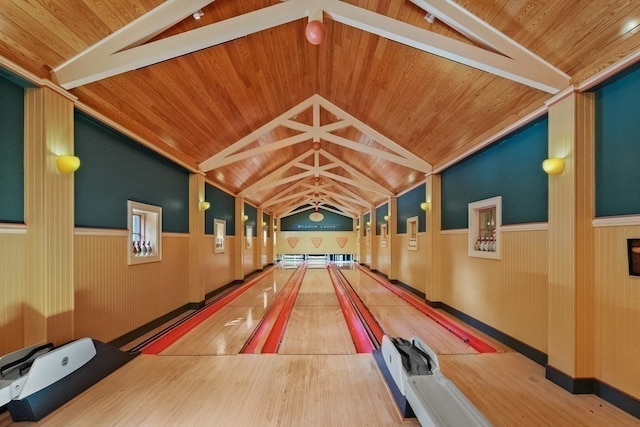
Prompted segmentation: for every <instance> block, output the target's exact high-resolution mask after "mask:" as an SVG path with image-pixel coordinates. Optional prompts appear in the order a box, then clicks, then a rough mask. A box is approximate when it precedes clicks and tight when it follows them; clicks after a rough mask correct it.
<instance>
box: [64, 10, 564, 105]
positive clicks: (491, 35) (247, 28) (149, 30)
mask: <svg viewBox="0 0 640 427" xmlns="http://www.w3.org/2000/svg"><path fill="white" fill-rule="evenodd" d="M410 1H411V2H412V3H414V4H416V5H417V6H418V7H420V8H422V9H423V10H425V11H426V12H427V14H428V15H431V16H435V17H436V18H437V19H439V20H440V21H442V22H443V23H445V24H446V25H449V26H450V27H452V28H453V29H455V30H456V31H458V32H459V33H461V34H464V35H466V36H467V37H469V38H470V39H472V40H474V41H475V42H476V43H477V44H479V45H480V46H473V45H469V44H467V43H464V42H461V41H458V40H454V39H451V38H448V37H445V36H442V35H439V34H437V33H434V32H432V31H429V30H427V29H422V28H418V27H416V26H413V25H410V24H406V23H404V22H401V21H398V20H396V19H393V18H389V17H387V16H384V15H380V14H378V13H375V12H371V11H369V10H366V9H363V8H361V7H358V6H354V5H351V4H348V3H345V2H343V1H340V0H323V1H318V0H287V1H284V2H282V3H280V4H276V5H272V6H268V7H265V8H262V9H259V10H256V11H253V12H249V13H245V14H243V15H239V16H236V17H233V18H229V19H226V20H223V21H220V22H216V23H213V24H209V25H206V26H203V27H200V28H196V29H193V30H190V31H187V32H184V33H181V34H176V35H174V36H171V37H167V38H163V39H160V40H156V41H153V42H149V43H146V42H147V41H148V40H150V39H151V38H153V37H154V36H156V35H158V34H160V33H162V32H163V31H165V30H166V29H168V28H170V27H172V26H173V25H175V24H177V23H178V22H180V21H181V20H183V19H184V18H187V17H189V16H190V15H192V14H193V13H194V12H195V11H197V10H199V9H201V8H203V7H205V6H206V5H208V4H210V3H212V2H213V0H167V1H166V2H164V3H162V4H161V5H159V6H158V7H156V8H155V9H153V10H151V11H149V12H148V13H146V14H145V15H143V16H141V17H139V18H138V19H136V20H135V21H133V22H131V23H130V24H128V25H126V26H124V27H122V28H121V29H119V30H118V31H116V32H114V33H113V34H111V35H109V36H108V37H106V38H104V39H103V40H101V41H99V42H98V43H96V44H95V45H93V46H91V47H89V48H88V49H86V50H85V51H83V52H81V53H79V54H78V55H76V56H75V57H73V58H71V59H70V60H68V61H66V62H64V63H63V64H61V65H59V66H57V67H56V68H54V70H53V75H54V78H55V80H56V81H57V82H58V84H60V85H61V86H62V87H64V88H65V89H71V88H74V87H77V86H81V85H85V84H87V83H91V82H94V81H97V80H101V79H104V78H107V77H111V76H114V75H117V74H120V73H124V72H127V71H131V70H136V69H138V68H142V67H146V66H149V65H152V64H156V63H158V62H162V61H166V60H169V59H172V58H176V57H178V56H182V55H186V54H189V53H192V52H196V51H198V50H201V49H206V48H208V47H212V46H216V45H219V44H222V43H225V42H228V41H231V40H235V39H238V38H241V37H244V36H246V35H249V34H253V33H256V32H259V31H263V30H266V29H268V28H272V27H275V26H278V25H282V24H286V23H288V22H292V21H296V20H298V19H303V18H309V19H322V17H323V15H324V14H326V15H327V16H329V17H330V18H331V19H332V20H334V21H337V22H340V23H342V24H345V25H349V26H352V27H355V28H359V29H361V30H363V31H368V32H370V33H373V34H377V35H379V36H381V37H384V38H387V39H390V40H394V41H396V42H398V43H402V44H405V45H408V46H412V47H414V48H416V49H420V50H422V51H424V52H428V53H431V54H434V55H438V56H441V57H443V58H447V59H450V60H452V61H456V62H459V63H462V64H465V65H468V66H470V67H474V68H477V69H480V70H483V71H486V72H489V73H492V74H495V75H497V76H501V77H504V78H506V79H511V80H514V81H516V82H519V83H522V84H525V85H528V86H531V87H533V88H536V89H539V90H543V91H546V92H549V93H557V92H559V91H560V90H562V89H565V88H566V87H568V86H569V83H570V79H569V76H568V75H567V74H565V73H563V72H562V71H561V70H559V69H557V68H556V67H554V66H553V65H551V64H549V63H548V62H546V61H544V60H543V59H541V58H539V57H538V56H536V55H535V54H534V53H532V52H530V51H529V50H527V49H526V48H524V47H523V46H521V45H519V44H518V43H516V42H515V41H513V40H511V39H509V38H508V37H507V36H505V35H504V34H502V33H501V32H500V31H498V30H496V29H495V28H493V27H491V26H490V25H488V24H487V23H485V22H484V21H482V20H481V19H479V18H478V17H476V16H475V15H473V14H471V13H470V12H468V11H467V10H466V9H463V8H462V7H460V6H458V5H457V4H456V3H454V2H453V1H451V0H410ZM301 37H302V35H301Z"/></svg>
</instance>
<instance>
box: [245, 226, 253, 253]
mask: <svg viewBox="0 0 640 427" xmlns="http://www.w3.org/2000/svg"><path fill="white" fill-rule="evenodd" d="M246 230H247V231H246V246H247V249H251V242H252V241H253V226H252V225H247V228H246Z"/></svg>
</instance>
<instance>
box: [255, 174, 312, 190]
mask: <svg viewBox="0 0 640 427" xmlns="http://www.w3.org/2000/svg"><path fill="white" fill-rule="evenodd" d="M310 176H313V172H302V173H299V174H296V175H292V176H288V177H286V178H281V179H278V180H275V181H270V182H263V183H262V184H260V185H257V186H256V185H252V186H251V187H252V192H255V191H260V190H264V189H265V188H273V187H279V186H281V185H284V184H288V183H290V182H295V181H299V180H301V179H304V178H307V177H310Z"/></svg>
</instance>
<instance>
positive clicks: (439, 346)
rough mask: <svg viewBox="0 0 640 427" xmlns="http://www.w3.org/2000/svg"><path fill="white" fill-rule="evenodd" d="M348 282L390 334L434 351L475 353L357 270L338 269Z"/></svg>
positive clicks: (475, 352) (440, 352)
mask: <svg viewBox="0 0 640 427" xmlns="http://www.w3.org/2000/svg"><path fill="white" fill-rule="evenodd" d="M341 271H342V272H343V273H344V275H345V277H346V278H347V279H348V280H349V283H351V285H352V286H353V288H354V289H355V290H356V292H357V293H358V295H359V296H360V298H361V299H362V301H363V302H364V303H365V304H366V305H367V307H368V308H369V310H370V311H371V313H372V314H373V315H374V317H375V318H376V319H377V320H378V323H379V324H380V326H381V327H382V329H383V330H384V331H385V332H386V333H387V335H390V336H392V337H403V338H410V337H412V336H416V337H418V338H420V339H421V340H423V341H424V342H425V343H426V344H427V345H428V346H429V347H431V348H432V349H433V351H435V352H436V353H437V354H477V353H478V352H477V351H476V350H475V349H473V348H472V347H471V346H469V345H468V344H466V343H465V342H464V341H462V340H461V339H460V338H458V337H456V336H455V335H453V334H452V333H451V332H449V331H448V330H447V329H446V328H444V327H442V326H441V325H439V324H438V323H436V322H435V321H434V320H433V319H431V318H429V317H428V316H427V315H425V314H423V313H421V312H420V311H418V310H417V309H416V308H414V307H412V306H411V305H409V304H408V303H407V302H406V301H404V300H403V299H402V298H400V297H399V296H397V295H395V294H394V293H393V292H391V291H389V290H388V289H386V288H385V287H384V286H382V285H380V284H379V283H377V282H376V281H375V280H373V279H372V278H371V277H369V276H368V275H366V274H364V273H362V272H360V270H357V269H349V268H346V269H342V270H341Z"/></svg>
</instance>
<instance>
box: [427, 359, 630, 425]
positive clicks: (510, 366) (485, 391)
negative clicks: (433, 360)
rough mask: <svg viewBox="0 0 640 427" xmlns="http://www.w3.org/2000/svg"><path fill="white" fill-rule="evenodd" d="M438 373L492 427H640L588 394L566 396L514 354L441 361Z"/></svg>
mask: <svg viewBox="0 0 640 427" xmlns="http://www.w3.org/2000/svg"><path fill="white" fill-rule="evenodd" d="M439 360H440V369H441V371H442V373H443V374H444V375H445V376H446V377H447V378H449V379H450V380H451V381H453V382H454V383H455V384H456V385H457V386H458V388H459V389H460V390H461V391H462V392H463V393H464V394H465V395H466V396H467V397H468V398H469V399H470V400H471V401H472V402H473V404H474V405H475V406H476V407H477V408H478V409H479V410H480V411H481V412H482V413H483V414H484V415H485V416H486V417H487V419H488V420H489V421H490V422H491V423H492V424H493V425H494V426H512V425H518V426H640V420H639V419H637V418H635V417H633V416H632V415H630V414H627V413H625V412H623V411H621V410H620V409H618V408H616V407H614V406H613V405H612V404H610V403H609V402H606V401H604V400H603V399H601V398H599V397H597V396H595V395H593V394H571V393H569V392H567V391H565V390H564V389H562V388H560V387H559V386H557V385H556V384H554V383H552V382H551V381H549V380H547V379H545V368H544V366H541V365H539V364H537V363H535V362H533V361H532V360H530V359H527V358H526V357H525V356H523V355H521V354H520V353H516V352H513V351H507V352H504V353H492V354H480V355H444V356H441V357H439Z"/></svg>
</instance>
